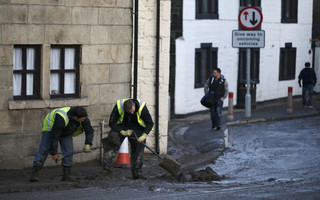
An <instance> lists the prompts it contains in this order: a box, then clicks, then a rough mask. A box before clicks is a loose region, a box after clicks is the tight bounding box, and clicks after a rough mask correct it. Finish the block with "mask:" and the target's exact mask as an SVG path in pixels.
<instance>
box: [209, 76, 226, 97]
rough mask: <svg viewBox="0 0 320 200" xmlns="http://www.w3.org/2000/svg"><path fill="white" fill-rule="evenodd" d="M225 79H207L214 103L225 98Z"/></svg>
mask: <svg viewBox="0 0 320 200" xmlns="http://www.w3.org/2000/svg"><path fill="white" fill-rule="evenodd" d="M225 83H226V79H225V78H224V77H223V76H221V77H220V78H218V79H214V77H211V78H210V79H209V91H213V92H214V101H215V102H218V101H219V100H220V99H221V98H222V97H224V98H225V96H226V89H225Z"/></svg>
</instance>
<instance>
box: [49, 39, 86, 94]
mask: <svg viewBox="0 0 320 200" xmlns="http://www.w3.org/2000/svg"><path fill="white" fill-rule="evenodd" d="M67 48H74V49H75V57H74V65H75V68H74V69H65V65H64V62H65V49H67ZM52 49H60V69H51V63H50V76H51V74H52V73H57V74H59V91H60V94H51V88H50V91H49V94H50V99H62V98H64V99H66V98H80V59H81V46H80V45H51V50H52ZM50 56H52V55H51V53H50ZM70 72H74V73H75V76H76V77H75V93H74V94H65V93H64V86H65V80H64V75H65V74H66V73H70ZM50 85H51V80H50Z"/></svg>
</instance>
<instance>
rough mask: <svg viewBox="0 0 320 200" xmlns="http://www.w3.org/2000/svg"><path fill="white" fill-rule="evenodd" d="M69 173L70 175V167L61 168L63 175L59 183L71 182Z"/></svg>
mask: <svg viewBox="0 0 320 200" xmlns="http://www.w3.org/2000/svg"><path fill="white" fill-rule="evenodd" d="M70 173H71V167H65V166H63V174H62V178H61V181H72V179H71V177H70Z"/></svg>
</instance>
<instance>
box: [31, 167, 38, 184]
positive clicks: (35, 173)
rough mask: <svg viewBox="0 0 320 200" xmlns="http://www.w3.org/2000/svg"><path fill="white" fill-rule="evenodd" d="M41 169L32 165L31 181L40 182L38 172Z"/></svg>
mask: <svg viewBox="0 0 320 200" xmlns="http://www.w3.org/2000/svg"><path fill="white" fill-rule="evenodd" d="M39 170H40V169H38V168H37V167H32V173H31V176H30V182H38V172H39Z"/></svg>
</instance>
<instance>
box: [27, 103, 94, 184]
mask: <svg viewBox="0 0 320 200" xmlns="http://www.w3.org/2000/svg"><path fill="white" fill-rule="evenodd" d="M87 116H88V114H87V111H86V110H85V108H83V107H78V106H75V107H63V108H57V109H55V110H53V111H52V112H50V113H49V114H47V116H46V117H45V119H44V120H43V126H42V136H41V142H40V146H39V150H38V152H37V153H36V155H35V157H34V161H33V168H32V174H31V177H30V181H31V182H36V181H38V172H39V170H40V169H41V168H42V167H43V165H44V163H45V161H46V159H47V156H48V154H49V153H50V154H51V157H52V159H53V160H54V161H56V162H57V161H58V156H57V153H58V142H59V143H60V147H61V151H62V153H63V154H72V152H73V138H72V137H75V136H78V135H80V134H81V133H82V132H83V131H84V132H85V135H86V139H85V142H84V144H85V146H84V151H85V152H86V153H88V152H90V148H91V145H92V140H93V136H94V130H93V128H92V126H91V123H90V120H89V118H88V117H87ZM72 158H73V157H72V155H68V156H65V157H63V159H62V163H61V165H62V167H63V175H62V179H61V181H69V180H71V178H70V171H71V167H72V164H73V161H72Z"/></svg>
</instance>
